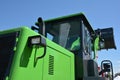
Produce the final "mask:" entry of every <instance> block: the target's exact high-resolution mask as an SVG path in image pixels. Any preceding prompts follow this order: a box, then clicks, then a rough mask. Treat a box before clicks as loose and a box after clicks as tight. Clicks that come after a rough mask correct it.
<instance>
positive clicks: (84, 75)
mask: <svg viewBox="0 0 120 80" xmlns="http://www.w3.org/2000/svg"><path fill="white" fill-rule="evenodd" d="M103 49H107V50H108V49H116V46H115V42H114V35H113V28H112V27H110V28H105V29H97V30H93V28H92V27H91V25H90V24H89V22H88V20H87V18H86V17H85V16H84V14H83V13H78V14H72V15H68V16H62V17H58V18H54V19H49V20H44V21H43V20H42V18H41V17H39V18H38V20H37V22H35V25H34V26H32V27H31V28H29V27H26V26H22V27H19V28H14V29H8V30H3V31H0V80H113V66H112V63H111V61H109V60H104V61H103V62H102V63H101V69H100V70H98V63H97V58H98V56H97V52H98V51H99V50H103ZM103 74H104V76H103Z"/></svg>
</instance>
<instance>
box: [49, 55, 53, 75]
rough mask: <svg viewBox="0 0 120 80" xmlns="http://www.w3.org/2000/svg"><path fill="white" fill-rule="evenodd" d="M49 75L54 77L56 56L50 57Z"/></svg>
mask: <svg viewBox="0 0 120 80" xmlns="http://www.w3.org/2000/svg"><path fill="white" fill-rule="evenodd" d="M48 74H49V75H54V56H52V55H49V71H48Z"/></svg>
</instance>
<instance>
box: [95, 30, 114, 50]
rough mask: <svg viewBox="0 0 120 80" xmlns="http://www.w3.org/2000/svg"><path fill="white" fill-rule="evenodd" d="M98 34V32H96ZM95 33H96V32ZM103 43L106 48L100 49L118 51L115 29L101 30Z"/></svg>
mask: <svg viewBox="0 0 120 80" xmlns="http://www.w3.org/2000/svg"><path fill="white" fill-rule="evenodd" d="M96 31H97V32H98V30H96ZM96 31H95V32H96ZM99 31H100V37H101V42H102V43H103V44H104V47H100V49H112V48H114V49H116V45H115V42H114V35H113V28H104V29H99Z"/></svg>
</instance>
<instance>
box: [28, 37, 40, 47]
mask: <svg viewBox="0 0 120 80" xmlns="http://www.w3.org/2000/svg"><path fill="white" fill-rule="evenodd" d="M40 44H41V36H39V35H37V36H31V37H29V38H28V45H29V46H33V45H40Z"/></svg>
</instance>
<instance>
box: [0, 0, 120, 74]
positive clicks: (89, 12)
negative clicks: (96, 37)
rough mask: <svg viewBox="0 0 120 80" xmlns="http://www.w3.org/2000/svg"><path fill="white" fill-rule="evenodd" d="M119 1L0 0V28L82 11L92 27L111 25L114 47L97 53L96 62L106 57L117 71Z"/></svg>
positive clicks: (118, 62)
mask: <svg viewBox="0 0 120 80" xmlns="http://www.w3.org/2000/svg"><path fill="white" fill-rule="evenodd" d="M119 5H120V0H0V30H4V29H9V28H15V27H20V26H29V27H30V26H31V25H34V22H35V21H36V20H37V18H38V17H42V18H43V19H44V20H46V19H50V18H55V17H59V16H64V15H69V14H74V13H79V12H83V13H84V14H85V15H86V17H87V19H88V21H89V22H90V24H91V25H92V27H93V28H94V29H97V28H106V27H113V28H114V36H115V42H116V46H117V50H108V51H106V50H104V51H100V52H99V61H101V60H103V59H109V60H111V61H112V62H113V66H114V71H115V72H118V71H119V72H120V58H119V56H120V48H119V47H120V45H119V44H120V41H119V40H120V37H119V32H120V6H119Z"/></svg>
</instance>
